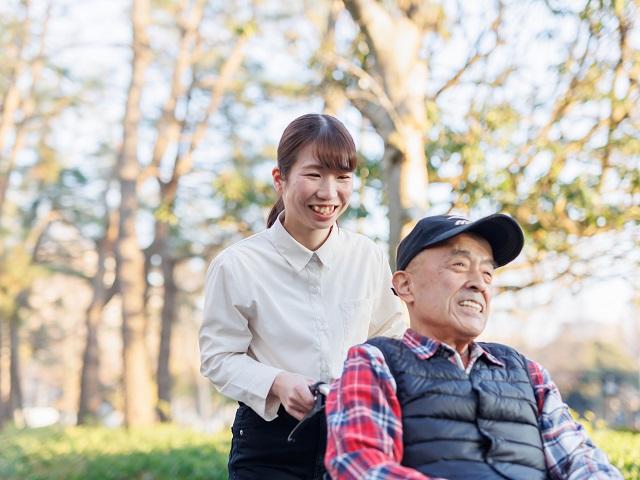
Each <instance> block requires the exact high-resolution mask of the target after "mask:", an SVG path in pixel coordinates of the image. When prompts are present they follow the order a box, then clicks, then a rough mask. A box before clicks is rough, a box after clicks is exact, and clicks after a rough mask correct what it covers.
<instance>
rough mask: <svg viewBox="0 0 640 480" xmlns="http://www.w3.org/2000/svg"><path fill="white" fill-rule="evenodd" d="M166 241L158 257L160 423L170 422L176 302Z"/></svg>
mask: <svg viewBox="0 0 640 480" xmlns="http://www.w3.org/2000/svg"><path fill="white" fill-rule="evenodd" d="M166 243H167V239H166V238H163V239H162V241H161V244H160V252H161V253H160V256H161V257H162V276H163V279H164V298H163V303H162V314H161V321H162V324H161V330H160V348H159V351H158V371H157V381H158V415H159V416H160V421H162V422H167V421H169V420H171V386H172V385H171V384H172V382H171V372H170V369H169V359H170V358H171V338H172V334H173V324H174V321H175V317H176V302H177V296H178V295H177V294H178V289H177V287H176V283H175V280H174V270H175V260H174V259H173V258H172V256H171V252H170V251H169V250H168V246H167V245H166Z"/></svg>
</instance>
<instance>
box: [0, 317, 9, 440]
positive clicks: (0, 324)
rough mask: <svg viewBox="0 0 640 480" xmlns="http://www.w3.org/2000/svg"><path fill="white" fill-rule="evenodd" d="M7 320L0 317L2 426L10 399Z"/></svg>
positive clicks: (0, 406)
mask: <svg viewBox="0 0 640 480" xmlns="http://www.w3.org/2000/svg"><path fill="white" fill-rule="evenodd" d="M5 325H6V320H5V319H4V318H2V317H0V428H2V425H3V424H4V422H5V421H6V419H7V409H8V408H7V407H8V400H7V401H5V391H6V389H5V386H4V384H5V364H6V362H5V355H4V352H5V341H4V338H5V333H4V329H5Z"/></svg>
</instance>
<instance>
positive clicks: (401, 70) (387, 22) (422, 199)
mask: <svg viewBox="0 0 640 480" xmlns="http://www.w3.org/2000/svg"><path fill="white" fill-rule="evenodd" d="M344 4H345V6H346V8H347V10H348V11H349V13H350V14H351V16H352V17H353V19H354V20H355V21H356V23H357V24H358V26H359V27H360V29H361V31H362V32H363V34H364V35H365V38H366V39H367V43H368V45H369V47H370V50H371V52H372V53H373V55H374V57H375V75H373V76H367V74H366V72H363V71H360V74H362V75H365V76H366V80H367V82H369V83H371V82H374V83H375V84H376V85H374V86H372V87H371V91H372V92H373V93H374V94H375V95H376V96H377V97H378V98H377V103H376V104H372V103H371V102H370V101H364V102H363V101H359V102H354V105H355V106H356V107H357V108H358V109H359V110H360V111H361V113H362V114H363V115H364V116H365V117H367V118H368V119H369V120H370V121H371V123H372V125H373V126H374V128H375V129H376V131H377V132H378V134H379V135H380V136H382V138H383V139H384V140H385V145H386V149H385V150H386V151H385V155H384V158H385V160H386V161H385V165H384V168H385V170H386V172H387V174H388V179H387V192H388V202H389V257H390V259H391V263H392V264H395V250H396V247H397V244H398V241H399V239H400V238H401V236H402V234H403V228H404V227H405V226H407V224H408V223H409V222H411V221H412V220H417V219H419V218H420V217H422V216H424V215H425V214H426V213H427V207H428V201H427V186H428V182H429V181H428V174H427V159H426V155H425V151H424V149H425V141H424V135H425V132H426V130H427V126H428V125H427V115H426V109H425V102H426V100H427V98H426V84H427V74H428V69H427V64H426V61H425V60H424V59H422V58H421V56H420V55H421V45H422V40H423V38H424V26H423V25H422V24H420V23H419V22H418V21H415V20H414V18H413V17H410V16H408V15H405V14H403V13H402V12H398V14H397V15H394V14H392V13H391V12H389V11H387V10H386V9H385V8H384V7H383V6H382V5H381V4H380V2H377V1H375V0H345V1H344ZM389 38H393V39H394V41H393V42H389Z"/></svg>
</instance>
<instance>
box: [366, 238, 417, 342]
mask: <svg viewBox="0 0 640 480" xmlns="http://www.w3.org/2000/svg"><path fill="white" fill-rule="evenodd" d="M378 253H379V255H378V258H377V261H378V264H379V275H378V276H377V278H378V279H379V281H378V284H377V287H376V288H377V290H376V296H375V298H374V305H373V318H372V319H371V324H370V326H369V334H368V338H373V337H378V336H384V337H393V338H401V337H402V335H403V334H404V331H405V330H406V329H407V328H408V327H409V315H408V313H407V308H406V306H405V305H404V303H403V302H402V300H400V298H399V297H398V296H396V295H395V294H394V293H393V290H391V287H392V284H391V269H390V268H389V262H388V261H387V258H386V256H385V255H384V253H383V252H382V250H381V249H379V248H378Z"/></svg>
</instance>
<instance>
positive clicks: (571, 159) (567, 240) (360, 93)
mask: <svg viewBox="0 0 640 480" xmlns="http://www.w3.org/2000/svg"><path fill="white" fill-rule="evenodd" d="M483 5H484V7H487V8H483V9H482V12H481V13H478V10H477V9H474V8H473V7H472V6H471V4H469V6H467V5H466V4H462V3H458V4H453V3H448V4H442V3H438V2H417V1H404V0H402V1H395V2H391V1H383V0H378V1H376V0H361V1H350V0H345V1H344V6H345V8H346V10H347V11H348V12H349V14H350V17H351V18H352V19H353V21H354V22H355V25H354V26H355V29H356V30H355V32H354V33H352V34H351V36H350V37H349V36H347V37H346V38H345V34H344V33H341V34H339V33H336V32H344V31H345V29H344V28H343V29H340V30H337V29H335V28H333V26H332V25H333V24H334V23H335V22H336V21H340V20H341V19H344V15H342V17H341V14H340V13H339V12H338V13H336V10H335V9H334V13H333V14H329V21H328V25H329V27H328V28H326V30H325V33H324V38H325V40H324V41H325V43H326V44H329V45H333V46H335V45H338V46H339V47H334V48H329V49H327V48H325V49H322V50H321V53H320V54H319V56H318V58H320V59H321V60H323V62H322V65H324V67H325V68H326V69H327V72H328V73H327V74H326V75H325V76H324V78H325V82H326V83H330V84H333V85H336V84H337V85H338V86H341V87H342V89H343V90H344V92H345V96H346V98H347V99H348V100H349V101H350V102H351V103H352V104H353V105H354V106H355V107H356V108H357V109H358V110H359V111H360V112H361V113H362V115H363V116H364V117H365V118H366V119H368V120H369V121H370V122H371V124H372V125H373V127H374V129H375V130H376V132H377V133H378V134H379V135H380V136H381V137H382V139H383V140H384V145H385V152H384V155H383V160H382V161H383V164H384V182H386V184H387V189H388V198H387V201H388V205H389V221H390V234H389V243H390V256H391V258H392V259H393V254H394V251H395V247H396V244H397V240H398V238H399V235H400V227H401V226H402V225H403V224H404V223H406V221H407V220H408V219H410V218H412V217H415V216H416V215H422V214H424V213H425V211H424V208H423V207H425V206H426V205H427V200H429V203H430V204H431V207H430V208H431V209H432V211H433V210H435V211H445V212H446V211H451V210H454V211H458V212H467V213H468V212H483V213H484V212H487V211H496V210H502V211H506V212H509V213H511V214H512V215H514V216H515V217H516V218H517V219H518V220H519V221H520V223H521V224H522V225H523V227H524V228H525V230H526V231H527V233H528V235H529V237H530V239H531V240H532V242H531V243H530V244H531V245H532V246H533V248H531V249H529V250H528V252H529V254H530V258H531V260H533V261H535V260H539V259H540V258H541V255H544V254H545V252H551V251H553V252H556V253H557V254H559V255H569V254H570V253H572V252H573V254H575V251H576V248H577V243H578V242H577V239H579V238H582V237H585V236H593V235H595V234H597V233H599V232H604V231H607V230H620V229H621V228H622V227H623V225H625V224H628V223H629V222H630V221H632V220H633V219H634V218H638V210H637V195H638V189H639V185H640V182H639V181H638V171H639V170H640V169H639V168H638V167H639V165H638V163H637V159H636V157H637V155H636V148H635V147H636V143H637V142H636V141H635V140H634V138H635V136H636V132H637V125H638V122H637V119H636V118H635V110H634V108H633V105H634V104H635V101H636V99H637V97H638V90H637V89H638V83H637V73H636V72H637V62H638V58H637V52H636V51H635V50H634V48H633V47H632V43H631V42H630V40H629V38H630V36H631V35H632V34H633V33H634V32H636V31H637V26H636V25H637V22H634V18H636V17H637V15H638V7H637V5H636V4H634V3H632V2H599V3H597V2H592V1H586V2H584V4H583V5H582V6H581V7H579V8H575V9H571V8H556V7H555V6H554V5H553V4H552V3H551V2H534V3H533V4H526V5H520V4H503V3H502V2H500V1H497V2H486V3H485V4H483ZM467 9H468V10H467ZM531 15H538V16H541V17H543V18H545V22H540V25H541V27H540V29H539V30H538V31H534V32H533V38H532V37H531V35H532V32H531V31H521V30H518V29H517V28H515V26H516V24H517V22H518V21H520V19H523V18H526V17H528V16H531ZM471 32H473V33H471ZM567 32H575V34H573V35H568V34H567ZM336 35H341V36H339V37H338V38H337V40H331V39H329V40H327V36H336ZM525 35H526V37H525ZM389 38H393V39H394V41H388V39H389ZM613 39H615V41H613ZM346 40H348V42H346ZM461 43H462V44H464V45H466V46H467V47H466V48H467V51H466V52H465V54H464V55H459V54H456V52H459V49H460V45H461ZM345 44H346V45H347V46H346V47H345V46H344V45H345ZM540 48H547V49H550V51H552V52H553V55H550V56H549V58H550V59H551V60H550V61H549V62H548V64H547V65H546V68H544V69H542V68H541V69H540V71H539V72H536V75H534V76H530V75H529V76H528V75H527V72H526V70H525V69H526V68H531V67H528V64H527V62H528V61H530V60H529V59H530V56H531V55H533V50H534V49H540ZM327 79H329V80H328V81H327ZM336 91H337V92H340V90H339V89H336V88H332V89H331V92H332V93H333V94H335V93H336ZM416 92H417V93H416ZM403 102H405V103H403ZM334 103H335V101H334ZM414 104H417V105H418V106H417V107H415V106H414ZM398 112H400V113H398ZM413 118H416V119H417V120H413ZM403 119H404V120H403ZM405 123H410V124H411V125H412V126H414V127H415V129H416V135H415V139H416V140H415V142H414V143H415V144H417V143H419V142H421V145H422V147H421V149H422V148H423V149H424V151H425V152H426V155H418V154H416V155H414V156H413V157H409V156H407V155H406V152H408V151H409V150H408V148H407V147H406V146H405V147H403V142H404V144H407V145H408V144H409V143H410V141H409V140H407V139H408V138H414V137H411V136H405V135H404V133H403V132H406V131H407V129H405V128H404V127H403V125H404V124H405ZM398 139H405V140H402V141H400V140H398ZM398 152H399V153H398ZM403 152H405V153H403ZM394 158H395V159H396V161H395V162H394V160H393V159H394ZM411 158H413V159H414V160H411ZM405 160H406V161H405ZM403 162H404V163H406V165H407V166H406V169H405V170H402V169H399V170H394V167H393V165H394V164H398V165H401V164H402V163H403ZM409 164H415V165H418V164H421V165H422V166H421V167H420V169H418V168H416V169H414V170H413V171H412V172H413V173H409V167H408V165H409ZM423 167H424V168H426V170H424V169H423ZM424 171H428V176H429V182H428V183H427V181H426V179H425V178H424V175H423V173H421V172H424ZM394 172H396V173H394ZM582 172H587V173H586V174H584V173H582ZM403 182H405V183H411V182H415V183H416V189H417V190H416V192H417V191H418V189H422V191H421V192H420V193H419V194H417V195H416V196H414V198H418V197H420V198H421V199H422V202H423V203H422V204H421V205H422V207H421V208H420V209H419V210H417V211H413V212H415V213H413V212H412V211H411V208H412V207H411V205H413V206H416V205H418V203H413V204H411V203H410V202H406V201H404V200H402V194H400V195H397V196H396V195H395V194H394V189H397V190H398V192H402V191H403V188H404V187H402V185H403ZM427 185H429V189H428V190H427ZM418 187H419V188H418ZM613 192H616V194H614V193H613ZM616 197H617V198H616ZM634 199H636V200H634ZM569 263H570V262H569ZM563 265H567V263H566V262H565V263H563ZM569 269H570V268H566V269H565V271H564V272H559V273H560V274H562V273H567V272H568V271H569ZM540 281H542V278H538V279H537V280H535V282H540Z"/></svg>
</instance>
